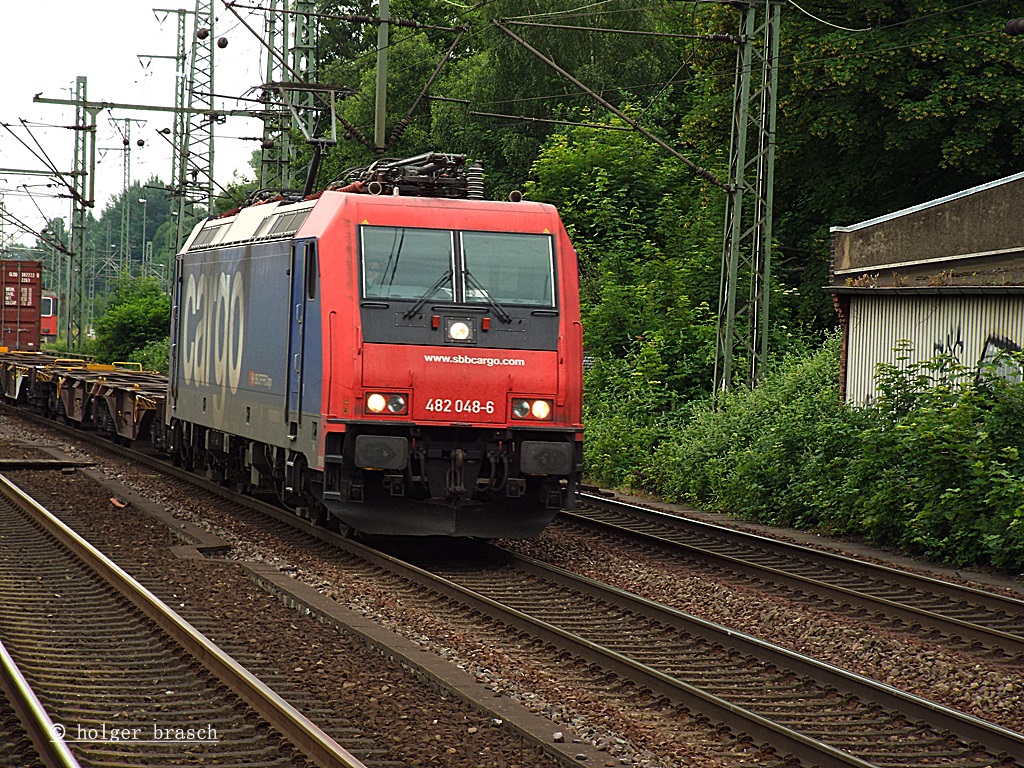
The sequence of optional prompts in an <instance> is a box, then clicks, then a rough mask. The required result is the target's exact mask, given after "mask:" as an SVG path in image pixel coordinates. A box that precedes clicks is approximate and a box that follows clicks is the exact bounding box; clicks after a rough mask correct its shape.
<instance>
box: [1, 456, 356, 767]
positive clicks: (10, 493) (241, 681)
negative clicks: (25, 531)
mask: <svg viewBox="0 0 1024 768" xmlns="http://www.w3.org/2000/svg"><path fill="white" fill-rule="evenodd" d="M0 494H3V496H4V497H6V498H7V499H8V500H9V501H10V502H11V503H13V504H16V505H17V506H18V508H19V509H22V510H24V511H25V512H26V513H29V514H31V515H32V517H33V518H34V519H35V520H37V521H38V522H39V524H41V525H42V526H43V527H44V528H45V529H46V531H47V532H48V533H50V534H51V535H53V536H54V537H55V538H56V539H57V540H58V541H60V542H61V543H62V544H63V545H64V546H65V547H67V548H68V549H69V550H71V552H72V553H74V554H75V556H76V557H78V558H80V559H81V560H82V561H83V562H84V563H86V565H88V566H89V567H90V568H92V569H94V570H95V571H96V572H97V573H99V574H100V575H101V576H102V577H103V578H104V579H105V580H106V581H107V582H109V583H110V585H111V586H113V587H114V588H115V589H116V590H117V591H118V592H119V593H120V594H122V595H123V596H124V597H126V598H127V599H128V600H129V601H130V602H131V603H132V604H133V605H134V606H135V607H136V608H138V609H139V610H140V611H141V612H142V613H143V614H145V615H146V616H147V617H149V618H150V619H151V620H152V621H154V622H155V623H156V624H157V626H159V627H160V629H161V630H163V631H164V632H166V633H167V634H168V635H170V636H171V637H172V638H173V639H174V640H175V642H177V643H179V644H180V645H181V646H182V647H183V648H184V649H185V650H186V651H187V652H188V653H189V654H190V655H191V656H192V657H193V658H195V659H196V660H197V661H198V662H199V663H201V664H202V665H203V666H205V667H206V668H207V669H208V670H210V672H211V673H212V674H213V675H214V676H215V677H217V678H218V679H219V680H221V681H222V682H223V683H224V684H225V685H227V686H228V687H229V688H230V689H231V690H233V691H234V692H235V693H237V694H238V695H239V696H240V697H241V698H242V699H243V701H245V703H246V704H247V705H249V706H250V707H252V709H253V710H255V711H256V712H257V713H259V715H260V716H261V717H263V718H264V719H265V720H266V721H267V722H268V723H269V724H270V725H271V726H272V727H273V728H276V729H277V730H278V731H279V732H280V733H281V734H282V735H283V736H284V737H285V738H287V739H288V740H289V741H291V742H292V743H293V744H294V745H295V746H296V747H297V748H298V749H299V750H301V751H302V752H303V753H304V754H305V755H306V756H307V757H309V758H310V759H312V760H313V761H315V762H316V763H317V765H320V766H325V767H330V768H366V766H365V765H364V764H363V763H362V762H360V761H359V760H358V759H356V758H355V757H354V756H353V755H352V754H351V753H349V752H348V751H347V750H345V749H344V748H342V747H341V746H339V745H338V744H337V743H336V742H335V741H334V740H333V739H332V738H331V737H330V736H328V735H327V734H325V733H324V732H323V731H322V730H320V728H318V727H317V726H316V725H315V724H314V723H312V722H310V721H309V720H308V719H307V718H306V717H305V716H304V715H303V714H302V713H301V712H299V711H298V710H296V709H295V708H294V707H293V706H291V705H290V704H289V703H288V702H286V701H285V700H284V699H282V698H281V697H280V696H278V695H277V694H276V693H274V691H272V690H271V689H270V688H268V687H267V686H266V685H265V684H264V683H262V682H261V681H260V680H259V679H258V678H257V677H255V676H254V675H253V674H252V673H251V672H249V671H248V670H247V669H245V668H244V667H242V666H240V665H239V664H238V663H237V662H236V661H235V660H234V659H232V658H231V657H230V656H229V655H228V654H226V653H225V652H224V651H222V650H221V649H220V648H219V647H218V646H217V645H216V644H214V643H213V642H212V641H211V640H210V639H209V638H207V637H206V636H205V635H203V634H202V633H200V632H199V631H197V630H196V629H195V628H194V627H192V625H191V624H189V623H188V622H187V621H185V620H184V619H183V618H182V617H181V616H179V615H178V614H177V613H175V612H174V611H172V610H171V609H170V608H169V607H168V606H167V605H166V604H165V603H164V602H163V601H161V600H160V599H159V598H157V597H156V596H155V595H153V594H152V593H151V592H150V591H149V590H148V589H146V588H145V587H143V586H142V585H141V584H139V583H138V582H137V581H135V579H133V578H132V577H131V576H130V575H128V573H126V572H125V571H124V570H123V569H122V568H121V567H120V566H118V565H117V564H116V563H114V562H113V561H112V560H110V559H109V558H108V557H107V556H106V555H104V554H103V553H102V552H100V551H99V550H98V549H96V548H95V547H93V546H92V545H91V544H90V543H89V542H87V541H86V540H85V539H83V538H82V537H81V536H79V535H78V534H77V533H75V531H73V530H71V528H69V527H68V526H67V525H65V524H64V523H63V522H62V521H61V520H59V519H58V518H57V517H56V516H54V515H53V513H51V512H50V511H49V510H47V509H46V508H45V507H43V506H42V505H40V504H39V503H38V502H37V501H36V500H35V499H33V498H31V497H30V496H29V495H28V494H26V493H25V492H24V491H22V490H21V489H20V488H18V487H17V486H16V485H15V484H14V483H12V482H11V481H10V479H8V478H7V477H5V476H4V475H2V474H0Z"/></svg>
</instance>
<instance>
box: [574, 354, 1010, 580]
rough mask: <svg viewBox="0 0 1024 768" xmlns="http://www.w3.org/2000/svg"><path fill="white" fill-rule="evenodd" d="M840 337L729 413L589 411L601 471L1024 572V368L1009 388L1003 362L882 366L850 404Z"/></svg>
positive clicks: (709, 501) (777, 520)
mask: <svg viewBox="0 0 1024 768" xmlns="http://www.w3.org/2000/svg"><path fill="white" fill-rule="evenodd" d="M838 341H839V340H838V338H835V337H833V338H830V339H829V340H828V341H827V342H826V343H825V344H824V345H823V346H822V348H821V349H820V350H818V351H817V352H815V353H813V354H811V355H809V356H806V357H803V358H801V359H797V358H796V356H791V357H790V358H789V359H787V360H786V361H785V362H784V363H783V364H781V365H779V366H778V367H777V368H776V369H775V370H774V371H773V372H772V373H771V375H770V376H769V377H768V379H767V380H766V382H765V383H764V384H763V385H761V386H760V387H758V388H757V389H756V390H754V391H752V392H751V391H747V390H735V391H732V392H730V393H728V394H727V395H726V396H724V397H723V398H722V399H721V401H720V402H719V403H718V405H717V407H712V406H711V405H709V404H705V405H698V406H695V407H693V408H691V409H688V410H680V411H678V412H677V413H675V414H672V415H671V416H669V417H660V418H652V417H651V416H647V417H646V418H645V417H643V416H639V417H638V416H637V415H636V414H637V412H640V411H641V410H642V409H640V408H632V409H631V408H630V404H631V403H635V402H636V401H635V399H633V397H632V396H633V393H631V392H626V393H619V394H618V397H617V398H616V399H615V400H614V401H605V402H603V403H602V404H601V405H600V406H599V407H591V408H590V409H589V410H588V416H589V417H590V418H591V420H589V421H588V422H587V426H588V438H589V437H591V436H592V435H591V432H592V433H593V436H594V437H596V440H597V447H596V450H593V451H592V450H591V449H590V447H588V455H587V470H588V472H589V473H590V474H591V476H592V477H593V478H594V479H595V480H597V481H599V482H610V483H617V484H620V485H623V484H632V485H633V486H634V487H640V488H643V489H644V490H647V491H651V492H654V493H657V494H660V495H662V496H665V497H667V498H669V499H682V500H686V501H690V502H692V503H696V504H700V505H704V506H708V507H712V508H716V509H720V510H723V511H726V512H731V513H735V514H739V515H742V516H744V517H748V518H752V519H755V520H758V521H760V522H763V523H768V524H772V525H787V526H794V527H801V528H811V529H817V530H823V531H827V532H829V533H833V534H838V535H853V536H858V537H862V538H863V539H865V540H866V541H868V542H871V543H874V544H880V545H884V546H891V547H900V548H902V549H903V550H905V551H907V552H911V553H916V554H920V555H923V556H926V557H929V558H932V559H936V560H939V561H943V562H949V563H954V564H956V565H960V566H964V565H993V566H996V567H998V568H1002V569H1007V570H1013V571H1017V572H1019V571H1021V570H1022V569H1024V455H1022V453H1024V451H1022V446H1021V441H1020V435H1021V434H1022V433H1024V432H1022V431H1024V383H1022V382H1021V377H1020V375H1019V371H1020V370H1022V367H1021V366H1024V358H1022V357H1021V356H1020V355H1019V354H1018V355H1017V356H1016V363H1015V364H1014V365H1015V366H1016V368H1015V369H1016V370H1017V371H1018V374H1017V375H1016V377H1010V378H1007V377H1006V376H1005V371H1006V370H1007V369H1009V370H1014V367H1013V366H1011V365H1004V366H1003V367H1002V372H1000V367H999V365H1000V363H999V361H996V363H995V364H994V365H990V366H986V367H984V368H983V369H981V370H980V371H974V370H970V369H966V368H963V367H961V366H959V365H957V364H955V363H954V362H953V361H951V360H949V359H944V358H936V359H935V360H932V361H929V362H927V363H923V364H909V363H907V362H906V361H903V362H902V363H901V364H900V365H897V366H893V365H883V366H880V369H879V373H878V383H879V388H880V391H881V393H882V394H881V396H880V397H879V399H878V401H877V403H876V404H875V405H873V406H871V407H867V408H851V407H847V406H846V405H844V404H842V403H841V402H840V400H839V397H838V390H837V386H836V369H837V364H838V347H839V344H838ZM588 381H589V379H588ZM608 391H609V388H606V389H605V392H608ZM620 422H624V423H620ZM616 448H623V451H622V452H621V453H619V454H616V453H614V452H613V451H614V450H615V449H616ZM645 457H646V458H645Z"/></svg>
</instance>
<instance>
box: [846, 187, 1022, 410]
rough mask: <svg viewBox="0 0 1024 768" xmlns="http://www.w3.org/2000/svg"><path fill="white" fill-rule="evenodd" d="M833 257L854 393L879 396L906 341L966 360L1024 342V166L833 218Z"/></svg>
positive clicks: (921, 350) (855, 398)
mask: <svg viewBox="0 0 1024 768" xmlns="http://www.w3.org/2000/svg"><path fill="white" fill-rule="evenodd" d="M831 257H832V263H831V280H830V286H829V287H830V290H831V291H832V295H833V298H834V301H835V305H836V310H837V311H838V312H839V317H840V320H841V322H842V327H843V356H842V369H841V388H842V392H843V394H844V396H845V398H846V400H847V402H851V403H866V402H870V401H871V399H872V398H873V397H874V395H875V391H876V389H875V370H876V367H877V365H878V364H879V363H883V362H885V363H892V364H896V363H897V362H898V360H897V352H896V351H895V350H896V349H897V347H898V346H899V345H900V344H901V342H909V345H910V349H911V353H910V358H909V359H910V361H911V362H921V361H924V360H929V359H931V358H933V357H935V356H936V355H939V354H950V355H953V356H954V357H955V358H956V359H957V360H958V361H959V362H960V363H961V364H963V365H966V366H975V365H977V364H978V363H980V362H981V361H982V360H985V359H989V358H991V357H992V356H994V355H995V354H996V353H997V351H998V350H1001V349H1007V350H1020V349H1021V348H1022V347H1024V173H1020V174H1015V175H1013V176H1008V177H1006V178H1004V179H1000V180H998V181H994V182H991V183H989V184H984V185H981V186H978V187H974V188H973V189H968V190H966V191H964V192H959V193H957V194H955V195H949V196H948V197H943V198H940V199H938V200H933V201H931V202H928V203H924V204H922V205H918V206H914V207H913V208H907V209H905V210H902V211H897V212H896V213H891V214H888V215H886V216H880V217H879V218H876V219H871V220H869V221H865V222H862V223H860V224H855V225H853V226H850V227H833V228H832V253H831ZM899 354H900V356H901V357H906V354H907V353H906V351H902V352H900V353H899Z"/></svg>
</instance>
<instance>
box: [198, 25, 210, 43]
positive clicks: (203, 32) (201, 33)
mask: <svg viewBox="0 0 1024 768" xmlns="http://www.w3.org/2000/svg"><path fill="white" fill-rule="evenodd" d="M209 36H210V30H208V29H207V28H206V27H200V28H199V29H197V30H196V37H198V38H199V39H200V40H205V39H206V38H208V37H209Z"/></svg>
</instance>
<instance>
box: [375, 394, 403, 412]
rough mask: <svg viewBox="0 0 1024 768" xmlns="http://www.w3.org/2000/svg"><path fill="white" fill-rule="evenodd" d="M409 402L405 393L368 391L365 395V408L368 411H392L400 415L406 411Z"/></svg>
mask: <svg viewBox="0 0 1024 768" xmlns="http://www.w3.org/2000/svg"><path fill="white" fill-rule="evenodd" d="M408 408H409V402H408V401H407V400H406V398H405V395H398V394H386V393H385V394H382V393H380V392H369V393H367V395H366V410H367V412H368V413H384V412H385V411H387V412H388V413H393V414H395V415H400V414H404V413H406V412H408Z"/></svg>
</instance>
